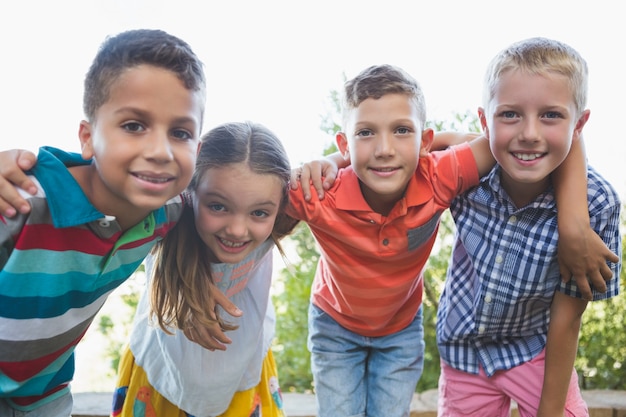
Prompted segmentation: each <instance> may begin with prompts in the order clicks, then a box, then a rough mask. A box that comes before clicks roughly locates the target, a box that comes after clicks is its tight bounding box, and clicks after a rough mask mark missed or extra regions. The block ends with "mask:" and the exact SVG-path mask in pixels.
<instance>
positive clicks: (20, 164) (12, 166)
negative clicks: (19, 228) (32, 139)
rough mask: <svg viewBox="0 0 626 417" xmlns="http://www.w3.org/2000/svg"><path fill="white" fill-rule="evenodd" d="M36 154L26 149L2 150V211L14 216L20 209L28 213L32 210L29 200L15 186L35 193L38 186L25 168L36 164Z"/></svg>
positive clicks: (0, 204)
mask: <svg viewBox="0 0 626 417" xmlns="http://www.w3.org/2000/svg"><path fill="white" fill-rule="evenodd" d="M36 161H37V157H36V156H35V154H33V153H32V152H29V151H25V150H11V151H4V152H0V212H1V213H2V214H4V215H5V216H8V217H13V216H15V215H16V214H17V212H18V211H19V212H20V213H22V214H26V213H28V212H29V211H30V205H29V204H28V202H27V201H26V200H25V199H24V198H22V197H21V196H20V194H19V193H18V191H17V190H16V189H15V186H17V187H19V188H21V189H23V190H25V191H26V192H28V193H29V194H32V195H35V194H36V193H37V187H36V186H35V183H34V182H33V181H32V180H31V179H30V178H28V176H27V175H26V174H25V173H24V170H28V169H30V168H32V167H33V166H34V165H35V162H36Z"/></svg>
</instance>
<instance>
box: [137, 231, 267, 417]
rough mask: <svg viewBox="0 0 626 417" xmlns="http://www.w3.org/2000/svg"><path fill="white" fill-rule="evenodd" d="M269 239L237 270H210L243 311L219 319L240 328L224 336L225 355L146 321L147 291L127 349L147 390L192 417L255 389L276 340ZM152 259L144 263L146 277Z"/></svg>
mask: <svg viewBox="0 0 626 417" xmlns="http://www.w3.org/2000/svg"><path fill="white" fill-rule="evenodd" d="M273 248H274V243H273V242H272V240H271V239H268V240H267V241H266V242H265V243H263V244H262V245H261V246H259V247H258V248H257V249H255V250H254V251H253V252H252V253H251V254H250V255H248V257H247V258H246V259H244V260H243V261H241V262H239V263H237V264H212V265H211V271H212V272H213V274H214V275H213V276H214V280H215V283H216V285H217V286H218V287H219V289H220V290H221V291H222V292H223V293H224V294H226V296H228V298H230V299H231V300H232V301H233V303H235V305H236V306H237V307H239V308H240V309H241V310H242V311H243V315H242V317H239V318H234V317H231V316H229V315H228V314H227V313H225V312H223V311H220V313H221V317H223V318H224V319H226V321H227V322H229V323H231V324H235V325H238V326H239V327H238V328H237V329H236V330H234V331H229V332H227V335H228V337H230V338H231V339H232V343H231V344H229V345H227V348H226V351H214V352H211V351H210V350H207V349H204V348H203V347H201V346H200V345H198V344H196V343H193V342H191V341H190V340H188V339H187V338H186V337H185V336H184V335H183V333H182V332H181V331H178V330H173V331H174V332H175V334H174V335H168V334H167V333H165V332H164V331H162V330H161V329H160V328H159V326H158V325H157V324H155V323H154V320H151V319H150V317H149V313H150V308H149V307H150V305H149V304H150V297H149V292H148V291H147V290H146V291H144V293H143V294H142V297H141V299H140V301H139V305H138V306H137V313H136V316H135V320H134V325H133V331H132V334H131V337H130V348H131V350H132V352H133V355H134V356H135V361H136V363H137V364H138V365H139V366H141V367H142V368H143V369H144V370H145V371H146V374H147V376H148V380H149V381H150V384H152V386H153V387H154V388H155V389H156V390H157V391H158V392H159V393H160V394H161V395H163V396H164V397H165V398H167V399H168V400H169V401H170V402H172V403H173V404H175V405H176V406H178V408H180V409H182V410H184V411H186V412H187V413H190V414H192V415H194V416H196V417H210V416H216V415H219V414H221V413H223V412H224V411H226V409H227V408H228V405H229V404H230V401H231V399H232V396H233V395H234V393H235V392H236V391H243V390H247V389H250V388H252V387H254V386H256V385H258V384H259V381H260V376H261V366H262V363H263V359H264V358H265V355H266V353H267V351H268V349H269V348H270V344H271V342H272V339H273V338H274V324H275V316H274V307H273V305H272V303H271V299H270V294H269V293H270V284H271V278H272V261H273V257H272V249H273ZM153 261H154V259H153V258H152V257H149V258H147V259H146V273H147V276H148V277H150V276H151V275H152V274H151V269H152V266H153Z"/></svg>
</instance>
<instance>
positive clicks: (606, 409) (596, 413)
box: [72, 390, 626, 417]
mask: <svg viewBox="0 0 626 417" xmlns="http://www.w3.org/2000/svg"><path fill="white" fill-rule="evenodd" d="M583 397H584V398H585V401H587V405H588V406H589V415H590V417H626V391H609V390H590V391H583ZM112 398H113V397H112V394H111V393H108V392H79V393H74V411H73V412H72V416H73V417H108V416H109V413H110V412H111V401H112ZM283 399H284V402H285V413H286V414H287V416H288V417H315V397H314V396H313V395H312V394H283ZM511 416H512V417H519V414H518V413H517V409H516V408H515V407H513V410H512V413H511ZM411 417H437V390H429V391H424V392H422V393H416V394H415V396H414V397H413V401H412V403H411Z"/></svg>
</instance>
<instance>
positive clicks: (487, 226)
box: [437, 166, 621, 375]
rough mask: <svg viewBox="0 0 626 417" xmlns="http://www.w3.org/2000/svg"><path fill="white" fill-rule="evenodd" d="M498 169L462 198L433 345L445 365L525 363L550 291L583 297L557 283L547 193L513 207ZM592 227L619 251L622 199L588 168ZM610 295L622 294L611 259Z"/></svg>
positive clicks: (537, 342)
mask: <svg viewBox="0 0 626 417" xmlns="http://www.w3.org/2000/svg"><path fill="white" fill-rule="evenodd" d="M500 172H501V168H500V167H499V166H496V167H495V168H494V169H493V170H492V171H491V172H490V173H489V174H488V175H487V176H485V177H484V178H483V179H482V180H481V182H480V184H479V185H478V186H477V187H475V188H473V189H471V190H469V191H468V192H466V193H465V194H462V195H461V196H459V197H458V198H457V199H456V200H455V201H454V202H453V204H452V206H451V208H450V210H451V212H452V216H453V217H454V219H455V223H456V236H455V242H454V247H453V252H452V259H451V261H450V266H449V268H448V273H447V277H446V282H445V288H444V290H443V292H442V294H441V299H440V303H439V310H438V312H437V344H438V346H439V352H440V355H441V358H442V359H443V360H444V361H445V362H446V363H448V364H449V365H450V366H452V367H454V368H456V369H459V370H462V371H465V372H469V373H473V374H477V373H478V369H479V364H480V365H482V367H483V368H484V370H485V372H486V373H487V375H493V373H494V372H496V371H497V370H501V369H510V368H512V367H514V366H517V365H519V364H521V363H524V362H527V361H529V360H530V359H532V358H533V357H535V356H536V355H537V354H539V353H540V352H541V350H543V348H544V347H545V344H546V339H547V333H548V324H549V320H550V303H551V301H552V297H553V295H554V291H555V290H558V291H561V292H562V293H564V294H567V295H569V296H572V297H579V298H581V294H580V291H579V290H578V288H577V286H576V283H575V282H574V280H570V282H568V283H563V282H562V281H561V276H560V273H559V265H558V261H557V241H558V232H557V218H556V201H555V198H554V193H553V191H552V190H548V191H546V192H545V193H543V194H542V195H540V196H539V197H538V198H537V199H536V200H535V201H533V202H532V203H530V204H528V205H527V206H525V207H522V208H519V209H518V208H516V207H515V205H514V204H513V203H512V201H511V200H510V199H509V198H508V196H507V194H506V192H505V191H504V189H502V187H501V185H500ZM588 190H589V191H588V201H589V216H590V218H591V226H592V228H593V229H594V230H595V231H596V232H597V233H598V234H599V235H600V236H601V237H602V239H603V240H604V242H605V243H606V244H607V246H608V247H609V248H610V249H611V250H612V251H613V252H615V253H617V254H621V237H620V232H619V216H620V207H621V203H620V201H619V197H618V195H617V193H616V192H615V190H614V189H613V187H611V185H610V184H609V183H607V182H606V181H605V180H604V179H603V178H602V177H601V176H600V175H599V174H598V173H597V172H596V171H595V170H593V169H592V168H589V171H588ZM610 266H611V269H612V270H613V274H614V275H613V278H612V279H611V281H610V282H608V283H607V287H608V289H607V292H606V293H599V292H596V291H594V292H593V299H594V300H600V299H605V298H609V297H613V296H615V295H617V294H618V292H619V271H620V266H621V265H620V264H611V265H610Z"/></svg>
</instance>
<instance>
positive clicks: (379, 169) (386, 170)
mask: <svg viewBox="0 0 626 417" xmlns="http://www.w3.org/2000/svg"><path fill="white" fill-rule="evenodd" d="M375 170H376V171H379V172H391V171H393V170H394V168H376V169H375Z"/></svg>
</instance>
